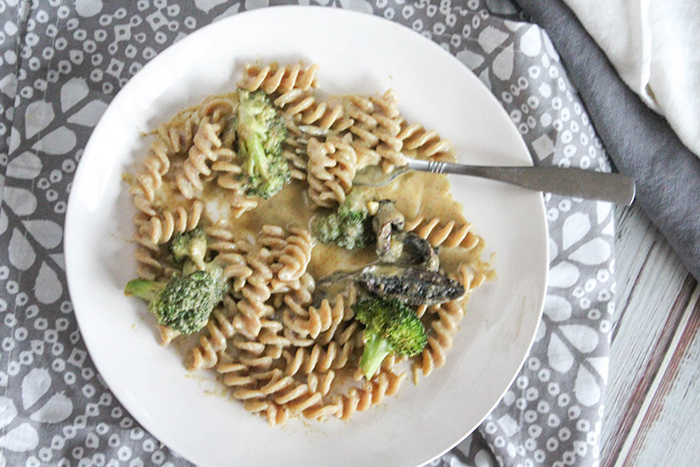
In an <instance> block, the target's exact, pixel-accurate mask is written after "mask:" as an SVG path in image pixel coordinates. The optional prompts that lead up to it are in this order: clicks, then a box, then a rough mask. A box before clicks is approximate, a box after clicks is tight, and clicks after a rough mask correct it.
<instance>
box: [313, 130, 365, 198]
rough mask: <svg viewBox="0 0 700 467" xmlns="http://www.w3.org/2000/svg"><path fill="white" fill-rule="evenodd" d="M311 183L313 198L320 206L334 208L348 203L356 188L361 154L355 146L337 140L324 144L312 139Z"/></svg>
mask: <svg viewBox="0 0 700 467" xmlns="http://www.w3.org/2000/svg"><path fill="white" fill-rule="evenodd" d="M307 152H308V154H309V163H308V167H307V181H308V182H309V196H310V198H311V200H312V201H313V202H314V203H316V204H317V205H319V206H323V207H331V206H334V205H336V204H338V203H342V202H343V201H345V196H346V195H347V194H348V193H349V192H350V190H351V189H352V179H353V178H354V177H355V171H356V168H357V153H356V152H355V149H354V148H353V147H352V145H350V144H348V143H346V142H344V141H342V140H339V139H336V140H332V141H328V142H326V143H320V142H319V141H318V140H316V139H315V138H311V139H310V140H309V145H308V148H307Z"/></svg>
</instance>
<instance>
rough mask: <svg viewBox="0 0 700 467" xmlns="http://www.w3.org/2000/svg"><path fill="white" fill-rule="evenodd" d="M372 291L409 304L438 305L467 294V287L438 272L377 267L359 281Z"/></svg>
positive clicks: (393, 266)
mask: <svg viewBox="0 0 700 467" xmlns="http://www.w3.org/2000/svg"><path fill="white" fill-rule="evenodd" d="M355 281H356V282H358V283H360V284H362V285H363V286H364V287H365V288H366V289H367V291H368V292H370V293H373V294H376V295H384V296H390V297H395V298H398V299H399V300H401V301H403V302H405V303H406V304H408V305H437V304H440V303H444V302H448V301H450V300H455V299H457V298H459V297H461V296H462V295H464V286H463V285H462V284H460V283H459V282H457V281H455V280H452V279H450V278H449V277H447V276H444V275H442V274H439V273H437V272H435V271H427V270H425V269H419V268H411V267H408V268H406V267H402V266H397V265H386V264H377V265H374V266H368V267H366V268H364V269H363V270H362V272H361V273H360V274H359V275H358V276H357V278H356V279H355Z"/></svg>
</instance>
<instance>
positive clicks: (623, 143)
mask: <svg viewBox="0 0 700 467" xmlns="http://www.w3.org/2000/svg"><path fill="white" fill-rule="evenodd" d="M517 1H518V3H519V5H520V6H521V7H522V8H523V10H524V11H525V12H526V13H527V14H528V16H529V17H531V18H532V20H533V21H535V22H536V23H538V24H539V25H541V26H542V27H543V28H545V29H546V30H547V32H548V34H549V35H550V37H551V38H552V41H553V42H554V44H555V45H556V48H557V50H558V52H559V53H560V54H561V55H562V57H563V61H564V64H565V65H566V68H567V70H568V71H569V76H570V78H571V81H572V83H573V85H574V86H576V87H577V89H578V90H579V93H580V95H581V99H582V101H583V102H584V103H585V105H586V108H587V110H588V113H589V115H590V116H591V120H592V121H593V123H594V124H595V127H596V130H597V131H598V134H599V135H600V138H601V140H602V141H603V143H604V144H605V147H606V148H607V150H608V155H609V156H610V158H611V159H612V161H613V163H614V165H615V167H616V168H617V169H618V170H619V171H620V172H621V173H623V174H625V175H629V176H631V177H634V178H635V179H636V181H637V193H638V195H637V202H638V203H639V204H640V206H641V207H642V209H643V210H644V211H645V212H646V214H647V215H648V216H649V218H650V219H651V220H652V222H653V223H654V224H655V225H656V226H657V227H658V228H659V230H660V231H661V233H662V234H663V235H664V236H665V237H666V239H667V240H668V242H669V244H670V245H671V247H673V249H674V250H675V251H676V253H678V255H679V257H680V259H681V261H683V263H684V264H685V266H686V267H687V268H688V269H689V270H690V272H691V273H692V274H693V276H695V278H696V279H698V280H700V202H698V200H700V158H698V157H696V156H695V155H694V154H693V153H692V152H690V151H689V150H688V148H686V147H685V146H684V145H683V143H682V142H681V141H680V139H679V138H678V136H676V134H675V133H674V132H673V130H672V129H671V128H670V126H669V124H668V122H667V121H666V120H665V119H664V118H663V117H661V116H660V115H658V114H657V113H655V112H654V111H652V110H651V109H649V108H648V107H647V106H646V105H644V103H643V102H642V101H641V100H640V99H639V98H638V97H637V95H635V94H634V93H633V92H632V91H631V90H630V89H629V88H628V87H627V86H625V84H624V83H623V82H622V80H621V79H620V77H619V75H618V74H617V73H616V72H615V69H614V68H613V67H612V65H611V64H610V62H609V61H608V60H607V58H606V57H605V55H604V54H603V52H602V51H601V50H600V49H599V48H598V47H597V46H596V44H595V42H594V41H593V39H591V37H590V36H589V35H588V34H587V33H586V31H585V29H584V28H583V27H582V26H581V24H580V23H579V22H578V21H577V19H576V17H575V15H574V14H573V12H572V11H571V10H570V9H569V8H568V7H567V6H566V5H564V4H563V3H562V2H560V1H558V0H542V1H532V0H517ZM688 66H689V68H688V69H687V70H681V71H679V73H691V69H690V66H691V65H690V64H689V65H688Z"/></svg>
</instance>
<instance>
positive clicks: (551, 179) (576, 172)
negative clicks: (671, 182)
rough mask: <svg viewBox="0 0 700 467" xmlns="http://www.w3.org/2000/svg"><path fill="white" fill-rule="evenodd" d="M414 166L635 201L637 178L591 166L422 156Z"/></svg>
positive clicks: (591, 196) (578, 195)
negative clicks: (502, 163)
mask: <svg viewBox="0 0 700 467" xmlns="http://www.w3.org/2000/svg"><path fill="white" fill-rule="evenodd" d="M414 163H416V164H415V166H414ZM411 168H412V169H413V170H419V171H422V172H433V173H447V174H456V175H469V176H472V177H481V178H488V179H490V180H497V181H499V182H505V183H510V184H512V185H517V186H520V187H523V188H527V189H530V190H535V191H545V192H548V193H556V194H559V195H564V196H571V197H574V198H587V199H598V200H602V201H611V202H613V203H617V204H622V205H625V206H629V205H630V204H632V201H633V200H634V195H635V186H634V179H632V178H630V177H626V176H624V175H619V174H612V173H603V172H594V171H592V170H583V169H573V168H560V167H489V166H478V165H464V164H453V163H450V162H437V161H422V160H413V161H411Z"/></svg>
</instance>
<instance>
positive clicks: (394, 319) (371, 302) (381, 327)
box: [353, 296, 428, 379]
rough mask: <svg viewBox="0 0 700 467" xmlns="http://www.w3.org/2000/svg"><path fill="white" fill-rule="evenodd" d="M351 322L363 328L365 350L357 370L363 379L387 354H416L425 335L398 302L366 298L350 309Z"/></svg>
mask: <svg viewBox="0 0 700 467" xmlns="http://www.w3.org/2000/svg"><path fill="white" fill-rule="evenodd" d="M353 309H354V311H355V319H357V320H358V321H359V322H361V323H362V324H364V325H365V337H364V342H365V349H364V352H363V353H362V360H361V361H360V369H362V372H363V373H364V375H365V377H366V378H367V379H371V378H372V377H373V376H374V375H375V374H376V373H377V371H378V370H379V367H380V366H381V364H382V361H383V360H384V358H385V357H386V356H387V355H389V354H394V355H398V356H407V357H412V356H414V355H417V354H419V353H420V352H421V351H422V350H423V348H424V347H425V345H426V343H427V342H428V336H427V334H426V332H425V328H423V324H422V323H421V322H420V319H418V317H417V316H416V313H415V312H414V311H413V310H412V309H411V308H409V307H407V306H406V305H404V304H403V303H401V302H400V301H399V300H397V299H394V298H386V297H378V296H373V297H368V298H365V299H363V300H360V301H359V302H358V303H357V304H355V306H354V307H353Z"/></svg>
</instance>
